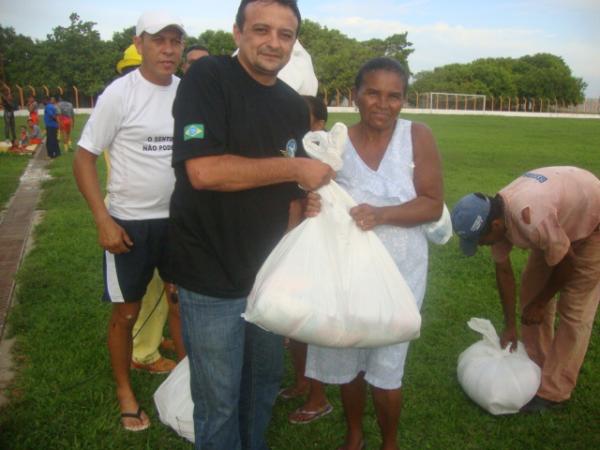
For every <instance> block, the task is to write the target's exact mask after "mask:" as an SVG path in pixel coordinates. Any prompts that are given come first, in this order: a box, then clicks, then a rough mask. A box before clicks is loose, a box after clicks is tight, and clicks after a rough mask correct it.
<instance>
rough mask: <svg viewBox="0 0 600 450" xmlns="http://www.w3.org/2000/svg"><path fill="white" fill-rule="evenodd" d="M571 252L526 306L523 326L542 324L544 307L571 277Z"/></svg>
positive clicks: (570, 251) (522, 319) (522, 320)
mask: <svg viewBox="0 0 600 450" xmlns="http://www.w3.org/2000/svg"><path fill="white" fill-rule="evenodd" d="M573 256H574V255H573V250H572V248H569V251H568V252H567V254H566V255H565V257H564V258H563V259H562V260H561V261H560V262H559V263H558V264H557V265H556V266H555V267H554V269H553V270H552V273H551V274H550V277H549V278H548V282H547V283H546V285H545V286H544V287H543V289H542V290H541V291H540V292H539V293H538V294H537V295H536V296H535V297H534V298H533V299H532V300H531V301H530V302H529V303H528V304H527V306H526V307H525V308H524V309H523V314H522V315H521V322H522V323H523V325H536V324H539V323H541V322H542V320H543V318H544V310H545V309H546V305H547V304H548V302H549V301H550V300H552V298H553V297H554V296H555V295H556V293H557V292H558V291H559V290H560V289H561V288H562V287H563V286H564V285H565V283H566V282H567V280H568V279H569V278H570V277H571V276H572V275H573V270H574V266H573Z"/></svg>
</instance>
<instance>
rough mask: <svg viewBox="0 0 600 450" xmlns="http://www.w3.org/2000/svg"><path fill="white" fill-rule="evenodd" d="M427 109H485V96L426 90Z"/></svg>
mask: <svg viewBox="0 0 600 450" xmlns="http://www.w3.org/2000/svg"><path fill="white" fill-rule="evenodd" d="M421 95H425V96H427V97H429V98H428V100H429V101H428V106H429V109H455V110H459V109H463V110H466V111H485V108H486V96H485V95H482V94H456V93H452V92H427V93H425V94H421Z"/></svg>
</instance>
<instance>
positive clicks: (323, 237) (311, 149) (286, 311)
mask: <svg viewBox="0 0 600 450" xmlns="http://www.w3.org/2000/svg"><path fill="white" fill-rule="evenodd" d="M347 138H348V129H347V128H346V126H345V125H344V124H342V123H336V124H335V125H334V126H333V127H332V129H331V131H330V132H329V133H327V132H324V131H319V132H310V133H307V134H306V136H305V137H304V139H303V140H302V142H303V144H304V148H305V149H306V152H307V153H308V154H309V155H310V156H311V157H313V158H316V159H319V160H321V161H323V162H325V163H327V164H329V165H330V166H331V167H332V168H333V169H334V170H339V169H341V168H342V152H343V149H344V143H345V141H346V139H347ZM317 192H318V193H319V194H320V195H321V212H320V213H319V215H318V216H317V217H313V218H309V219H306V220H304V222H302V223H301V224H300V225H299V226H297V227H296V228H295V229H293V230H292V231H290V232H289V233H288V234H287V235H285V236H284V238H283V239H282V240H281V241H280V242H279V244H278V245H277V246H276V247H275V249H273V251H272V252H271V254H270V255H269V257H268V258H267V260H266V261H265V262H264V264H263V266H262V267H261V269H260V271H259V272H258V275H257V276H256V280H255V282H254V287H253V288H252V292H250V295H249V296H248V302H247V306H246V312H245V313H244V314H243V317H244V318H245V319H246V320H248V321H249V322H252V323H255V324H257V325H259V326H261V327H263V328H265V329H267V330H269V331H272V332H274V333H277V334H281V335H283V336H288V337H291V338H294V339H295V340H298V341H301V342H306V343H309V344H317V345H322V346H327V347H377V346H381V345H388V344H393V343H398V342H403V341H409V340H411V339H415V338H417V337H419V330H420V327H421V316H420V314H419V310H418V308H417V305H416V302H415V299H414V297H413V294H412V292H411V290H410V288H409V287H408V285H407V284H406V282H405V281H404V278H403V277H402V275H401V274H400V272H399V271H398V268H397V267H396V264H395V263H394V261H393V260H392V258H391V256H390V255H389V253H388V251H387V250H386V249H385V247H384V246H383V244H382V243H381V241H380V240H379V238H378V237H377V235H376V234H375V233H374V232H373V231H366V232H365V231H362V230H361V229H360V228H358V227H357V226H356V224H355V223H354V221H353V220H352V218H351V217H350V214H349V213H348V211H349V210H350V209H351V208H352V207H354V206H356V202H354V200H353V199H352V197H350V195H348V193H347V192H346V191H344V189H342V188H341V187H340V186H339V185H338V184H337V183H335V182H333V181H332V182H331V183H329V184H328V185H326V186H323V187H322V188H320V189H319V190H318V191H317Z"/></svg>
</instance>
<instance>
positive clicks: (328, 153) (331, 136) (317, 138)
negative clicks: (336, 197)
mask: <svg viewBox="0 0 600 450" xmlns="http://www.w3.org/2000/svg"><path fill="white" fill-rule="evenodd" d="M346 139H348V127H346V125H344V124H343V123H341V122H337V123H336V124H335V125H333V127H331V131H329V132H327V131H311V132H309V133H306V135H305V136H304V138H303V139H302V144H303V146H304V150H306V153H308V154H309V156H310V157H311V158H314V159H318V160H319V161H323V162H324V163H325V164H329V165H330V166H331V168H332V169H333V170H335V171H336V172H337V171H338V170H340V169H341V168H342V166H343V165H344V163H343V161H342V154H343V153H344V144H345V142H346Z"/></svg>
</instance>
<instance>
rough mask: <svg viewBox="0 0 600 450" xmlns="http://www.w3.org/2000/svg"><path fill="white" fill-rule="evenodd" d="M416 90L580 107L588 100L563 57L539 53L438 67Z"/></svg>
mask: <svg viewBox="0 0 600 450" xmlns="http://www.w3.org/2000/svg"><path fill="white" fill-rule="evenodd" d="M412 88H413V89H414V90H416V91H417V92H432V91H442V92H453V93H466V94H484V95H492V96H494V97H499V96H502V97H511V98H513V97H519V98H538V99H539V98H545V99H557V100H559V101H562V102H565V103H567V104H577V103H580V102H581V101H582V100H583V99H584V94H583V92H584V90H585V88H586V83H585V82H584V81H583V80H582V79H581V78H576V77H573V75H572V73H571V69H570V68H569V67H568V66H567V65H566V64H565V62H564V60H563V59H562V58H560V57H559V56H556V55H551V54H549V53H538V54H535V55H526V56H523V57H521V58H518V59H513V58H486V59H478V60H476V61H473V62H471V63H468V64H448V65H446V66H442V67H437V68H435V69H434V70H433V71H424V72H420V73H418V74H416V75H415V81H414V83H413V85H412Z"/></svg>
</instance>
